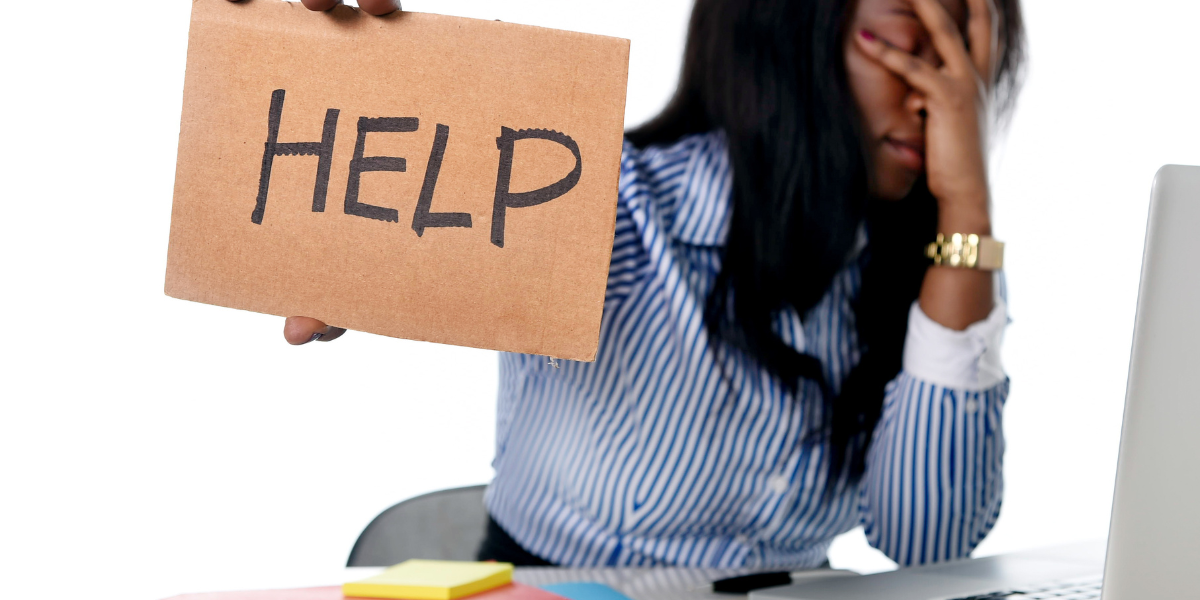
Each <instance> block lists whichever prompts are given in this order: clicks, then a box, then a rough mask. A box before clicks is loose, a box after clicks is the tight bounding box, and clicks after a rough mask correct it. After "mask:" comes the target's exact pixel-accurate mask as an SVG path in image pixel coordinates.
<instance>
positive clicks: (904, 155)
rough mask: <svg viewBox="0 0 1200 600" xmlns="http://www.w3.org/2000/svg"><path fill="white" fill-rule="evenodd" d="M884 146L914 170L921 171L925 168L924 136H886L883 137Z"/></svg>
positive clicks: (905, 165) (901, 162)
mask: <svg viewBox="0 0 1200 600" xmlns="http://www.w3.org/2000/svg"><path fill="white" fill-rule="evenodd" d="M883 146H884V147H885V148H887V149H888V151H889V152H890V153H891V154H892V155H893V156H894V157H895V158H896V160H897V161H898V162H899V163H900V164H901V165H903V166H904V167H905V168H908V169H910V170H913V171H921V170H923V169H924V168H925V139H924V138H916V137H913V138H899V137H892V136H886V137H884V138H883Z"/></svg>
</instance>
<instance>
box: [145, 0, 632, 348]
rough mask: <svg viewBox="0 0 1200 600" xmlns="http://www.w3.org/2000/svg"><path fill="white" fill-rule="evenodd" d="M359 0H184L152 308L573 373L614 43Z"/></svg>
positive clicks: (609, 219) (581, 340)
mask: <svg viewBox="0 0 1200 600" xmlns="http://www.w3.org/2000/svg"><path fill="white" fill-rule="evenodd" d="M305 4H306V6H309V7H312V8H323V7H326V6H327V5H328V3H327V2H326V3H317V2H309V1H307V0H306V3H305ZM360 4H361V5H362V7H363V9H364V10H361V11H356V10H352V9H350V8H347V7H344V6H337V5H336V4H335V5H334V6H333V7H332V8H331V9H330V10H331V11H332V13H331V15H330V16H329V17H322V18H318V17H314V16H312V15H311V14H306V13H305V12H304V11H299V12H297V11H296V10H295V5H289V4H286V3H284V2H282V1H281V0H241V1H240V2H227V1H226V0H194V2H193V3H192V7H193V16H192V30H191V34H190V39H189V46H188V47H189V50H188V70H187V80H186V84H185V92H184V112H183V120H182V124H181V128H180V150H179V166H178V172H177V177H176V188H175V205H174V209H173V211H172V227H171V245H170V250H169V253H168V268H167V286H166V291H167V293H168V295H171V296H175V297H178V298H183V299H187V300H194V301H199V302H205V303H209V304H217V305H221V306H229V307H233V308H241V309H246V310H254V311H258V312H265V313H270V314H276V315H311V317H312V318H308V317H291V318H289V319H288V321H287V322H286V324H285V331H284V336H285V338H286V339H287V340H288V341H289V342H291V343H293V344H298V343H307V342H309V341H312V340H315V339H322V340H330V339H333V338H334V337H337V336H338V335H341V334H342V333H343V331H344V330H343V329H341V328H349V329H356V330H362V331H367V332H373V333H379V334H383V335H389V336H393V337H403V338H409V339H417V340H427V341H435V342H442V343H451V344H458V345H465V346H473V347H480V348H489V349H496V350H505V351H512V352H524V353H531V354H542V355H547V356H553V357H558V358H568V359H574V360H592V359H593V358H594V356H595V352H596V345H597V343H598V334H599V323H600V316H601V314H602V312H603V304H604V290H605V288H606V286H607V285H606V284H607V275H608V263H609V258H610V255H611V253H612V242H613V237H612V236H613V222H614V218H615V212H616V193H617V181H618V177H619V173H620V157H621V146H622V142H623V132H622V126H623V116H624V115H623V113H624V96H625V83H626V76H627V72H628V51H629V44H628V42H627V41H626V40H617V39H613V38H603V37H600V36H590V35H584V34H577V33H571V32H562V31H554V30H549V29H544V28H536V27H525V26H520V25H513V24H510V23H499V22H492V21H479V20H472V19H458V18H452V17H443V16H438V15H425V14H419V13H410V12H404V13H400V12H393V14H390V15H387V16H386V17H383V18H374V17H369V16H366V15H364V14H363V13H366V12H368V11H370V12H387V11H388V10H389V9H390V7H391V5H390V4H386V3H380V2H366V1H364V2H360ZM380 47H386V48H388V52H387V53H379V52H370V51H369V50H370V49H373V48H380ZM312 56H320V57H321V58H320V60H311V59H307V58H304V57H312ZM330 324H333V325H336V327H330Z"/></svg>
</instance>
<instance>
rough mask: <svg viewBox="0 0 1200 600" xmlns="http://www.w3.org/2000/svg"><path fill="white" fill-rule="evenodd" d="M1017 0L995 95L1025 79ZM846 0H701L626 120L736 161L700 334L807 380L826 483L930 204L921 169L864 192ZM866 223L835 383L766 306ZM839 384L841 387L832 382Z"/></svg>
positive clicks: (912, 266) (850, 0) (861, 427)
mask: <svg viewBox="0 0 1200 600" xmlns="http://www.w3.org/2000/svg"><path fill="white" fill-rule="evenodd" d="M1018 2H1019V0H997V2H996V4H997V8H998V12H999V17H1000V19H1001V21H1000V24H999V31H1000V40H999V41H1000V44H999V47H1000V49H1001V56H1000V57H999V60H998V62H997V71H998V72H997V76H996V80H995V82H994V84H995V86H994V89H995V90H996V95H997V100H998V102H997V103H996V106H997V107H998V108H1000V109H1001V111H1002V112H1004V113H1006V112H1007V110H1008V109H1011V107H1012V100H1013V98H1015V95H1016V92H1017V89H1018V87H1019V83H1020V72H1021V65H1022V63H1023V57H1024V54H1023V49H1024V37H1023V27H1022V20H1021V11H1020V6H1019V4H1018ZM854 9H855V0H697V1H696V6H695V8H694V10H693V14H692V20H691V25H690V30H689V33H688V41H687V46H686V50H685V55H684V64H683V72H682V76H681V77H680V83H679V88H678V90H677V92H676V94H675V97H674V98H673V99H672V100H671V102H670V103H669V104H668V105H667V107H666V109H665V110H664V111H663V112H662V113H661V114H660V115H659V116H658V117H656V118H655V119H653V120H651V121H650V122H649V123H647V124H645V125H643V126H641V127H638V128H636V129H634V130H632V131H629V132H627V134H626V136H627V138H628V139H629V140H630V141H631V142H632V143H633V144H634V145H635V146H638V147H644V146H646V145H649V144H655V143H669V142H672V141H674V140H677V139H679V138H680V137H682V136H685V135H688V134H693V133H703V132H709V131H713V130H721V131H723V132H724V133H725V136H726V139H727V140H728V149H729V157H730V161H731V164H732V166H733V201H732V207H733V209H732V217H731V225H730V231H729V237H728V240H727V242H726V246H725V248H724V255H723V260H722V268H721V272H720V274H719V276H718V277H717V280H716V283H715V286H714V288H713V290H712V291H711V293H710V294H709V297H708V299H707V306H706V326H707V329H708V332H709V335H710V336H711V337H712V338H714V339H716V340H719V342H720V343H722V344H725V345H727V346H728V347H731V348H734V349H737V350H738V351H741V352H742V353H744V354H745V355H747V356H749V357H750V358H752V359H753V360H755V361H757V362H758V363H759V364H761V365H762V366H763V367H764V368H766V369H767V370H768V371H770V372H771V373H772V374H773V375H775V376H776V377H778V378H779V380H780V381H781V382H782V383H783V384H784V385H785V386H787V387H788V388H789V389H792V390H795V389H796V388H797V386H798V384H799V382H800V380H801V379H808V380H812V381H815V382H817V383H818V384H819V385H820V388H821V390H822V391H823V392H824V393H822V394H821V399H820V400H819V401H818V404H817V405H815V406H814V407H813V408H814V409H815V410H814V411H812V412H810V413H809V414H812V415H819V417H818V418H817V423H815V424H810V428H811V430H810V432H815V433H817V434H819V435H817V436H813V437H811V438H810V439H816V440H819V441H820V442H822V443H827V444H828V448H829V452H830V456H831V468H832V471H831V477H830V479H829V483H830V486H831V488H830V489H832V486H834V485H836V484H839V483H841V482H846V481H849V482H854V481H857V480H858V479H859V478H861V476H862V474H863V471H864V470H865V460H866V453H867V448H868V446H869V444H870V441H871V433H872V431H873V430H874V429H875V425H876V423H877V422H878V421H879V416H880V413H881V411H882V406H883V394H884V386H885V385H886V384H887V383H888V382H889V381H890V380H892V379H893V378H894V377H895V376H896V375H897V374H898V373H899V371H900V366H901V355H902V353H903V346H904V337H905V334H906V332H907V328H908V311H909V307H910V306H911V304H912V302H913V301H914V300H915V299H916V298H917V296H918V294H919V291H920V288H921V283H922V281H923V280H924V276H925V271H926V269H927V267H928V262H927V261H926V260H925V259H924V258H923V253H922V249H923V246H924V245H925V244H927V243H928V242H929V241H931V240H932V239H933V238H934V237H935V235H936V233H937V232H936V228H937V204H936V201H935V200H934V198H933V196H932V195H931V194H930V193H929V189H928V187H927V186H926V185H925V182H924V180H923V179H922V180H920V181H918V183H917V184H916V186H915V187H914V189H913V191H912V192H911V193H910V194H909V196H908V197H907V198H905V199H903V200H901V201H891V202H888V201H878V200H872V199H871V197H870V196H869V194H868V186H869V183H868V182H869V177H870V173H871V171H870V165H869V158H868V155H867V153H866V150H865V147H864V144H863V141H862V140H863V139H864V138H863V132H862V131H861V125H860V118H859V114H858V110H857V106H856V104H855V100H854V97H853V95H852V93H851V91H850V86H849V82H848V79H847V75H846V69H845V59H844V50H843V48H844V44H845V41H846V35H847V28H848V25H849V21H850V17H851V16H852V15H853V13H854ZM863 225H865V227H866V230H867V232H868V239H869V246H868V249H867V252H868V255H867V262H866V265H865V267H864V269H863V272H862V288H861V292H860V294H859V297H858V298H857V300H856V301H855V304H854V313H855V329H856V333H857V336H858V342H859V347H860V348H862V349H863V352H862V354H861V359H860V361H859V363H858V364H857V366H855V367H854V368H853V369H852V370H851V372H850V373H849V375H848V376H847V377H846V379H845V381H842V382H832V381H826V378H825V377H824V375H823V371H822V367H821V364H820V362H819V361H818V360H817V359H816V358H815V357H812V356H809V355H805V354H801V353H799V352H797V351H796V350H795V349H793V348H792V347H791V346H788V345H787V344H785V343H784V342H783V341H782V340H781V339H780V338H779V336H778V335H776V333H775V332H774V330H773V329H772V322H773V315H774V314H775V313H776V312H777V311H779V310H782V309H785V308H788V307H791V308H793V309H795V310H796V311H797V312H798V313H799V314H800V315H804V314H805V313H807V312H808V310H809V309H811V308H812V307H813V306H814V305H815V304H816V303H817V302H818V301H819V300H820V299H821V298H822V297H823V296H824V295H825V293H826V292H827V290H828V288H829V286H830V284H831V282H832V280H833V277H834V275H835V274H836V273H837V272H838V271H840V270H841V269H842V268H843V267H844V266H845V264H846V262H847V260H848V258H849V256H850V255H851V252H852V250H853V249H854V247H855V243H856V241H857V232H858V230H859V228H860V226H863ZM839 384H840V385H839Z"/></svg>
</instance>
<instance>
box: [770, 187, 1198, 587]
mask: <svg viewBox="0 0 1200 600" xmlns="http://www.w3.org/2000/svg"><path fill="white" fill-rule="evenodd" d="M1092 233H1093V234H1094V237H1095V239H1097V240H1100V239H1102V238H1103V232H1092ZM1073 251H1074V249H1072V248H1064V258H1067V259H1070V258H1071V257H1072V253H1073ZM1106 550H1107V552H1106ZM1105 556H1107V558H1105ZM1196 569H1200V167H1185V166H1178V165H1167V166H1165V167H1163V168H1162V169H1160V170H1159V171H1158V174H1157V175H1155V178H1154V189H1153V192H1152V193H1151V196H1150V218H1149V221H1148V224H1147V229H1146V246H1145V253H1144V255H1143V258H1142V281H1141V288H1140V291H1139V293H1138V307H1137V320H1136V324H1135V326H1134V334H1133V352H1132V355H1131V359H1130V364H1129V384H1128V388H1127V390H1126V394H1125V420H1124V425H1123V427H1122V431H1121V450H1120V456H1119V459H1118V462H1117V483H1116V489H1115V493H1114V496H1113V509H1112V521H1111V524H1110V526H1109V534H1108V543H1107V548H1105V545H1104V544H1103V543H1095V544H1081V545H1076V546H1065V547H1060V548H1049V549H1045V550H1036V551H1031V552H1019V553H1015V554H1006V555H1000V556H992V557H988V558H980V559H971V560H962V561H956V562H949V563H941V564H936V565H928V566H921V567H912V568H908V569H900V570H898V571H893V572H890V573H881V574H876V575H867V576H863V577H846V578H837V579H828V580H821V581H817V582H813V583H803V584H798V585H791V586H786V587H778V588H771V589H765V590H759V591H756V592H753V593H751V594H750V598H751V600H867V599H871V600H876V599H888V600H958V599H971V600H993V599H995V600H1000V599H1004V598H1011V599H1013V600H1018V599H1021V600H1036V599H1039V598H1057V599H1059V600H1066V599H1072V600H1074V599H1080V600H1082V599H1086V598H1102V599H1103V600H1147V599H1154V598H1164V599H1167V598H1170V599H1184V598H1200V583H1198V581H1197V577H1196Z"/></svg>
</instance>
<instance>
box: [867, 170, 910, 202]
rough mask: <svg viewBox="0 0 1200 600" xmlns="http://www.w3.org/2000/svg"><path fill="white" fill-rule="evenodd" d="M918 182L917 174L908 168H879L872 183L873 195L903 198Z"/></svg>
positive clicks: (887, 198) (885, 197)
mask: <svg viewBox="0 0 1200 600" xmlns="http://www.w3.org/2000/svg"><path fill="white" fill-rule="evenodd" d="M916 183H917V174H915V173H913V172H912V171H909V170H908V169H903V168H893V169H887V168H884V169H879V170H878V171H877V172H876V173H875V180H874V181H873V182H872V183H871V195H873V196H875V197H876V198H879V199H880V200H893V201H894V200H903V199H904V198H905V197H907V196H908V193H909V192H911V191H912V189H913V186H914V185H916Z"/></svg>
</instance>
